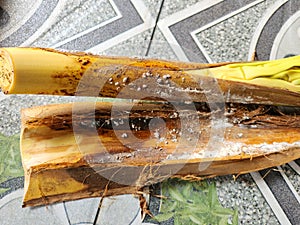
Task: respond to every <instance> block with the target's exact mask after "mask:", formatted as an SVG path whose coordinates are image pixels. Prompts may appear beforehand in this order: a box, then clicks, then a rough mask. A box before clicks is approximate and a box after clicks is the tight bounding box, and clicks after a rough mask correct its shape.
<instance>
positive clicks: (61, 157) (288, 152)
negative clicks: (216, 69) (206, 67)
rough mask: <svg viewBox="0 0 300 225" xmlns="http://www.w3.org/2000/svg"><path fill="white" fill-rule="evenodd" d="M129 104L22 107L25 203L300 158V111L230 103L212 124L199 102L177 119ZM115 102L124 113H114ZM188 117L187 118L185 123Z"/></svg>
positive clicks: (165, 109)
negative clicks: (274, 111)
mask: <svg viewBox="0 0 300 225" xmlns="http://www.w3.org/2000/svg"><path fill="white" fill-rule="evenodd" d="M128 104H129V103H114V105H112V104H111V103H103V102H101V103H97V104H95V105H94V104H92V105H91V104H89V103H74V104H62V105H48V106H40V107H34V108H30V109H25V110H23V111H22V134H21V155H22V163H23V167H24V170H25V195H24V199H23V206H24V207H26V206H37V205H44V204H50V203H54V202H61V201H67V200H75V199H81V198H88V197H97V196H103V195H104V196H111V195H120V194H126V193H132V194H134V193H137V192H138V190H139V189H140V188H141V187H144V186H147V185H150V184H153V183H157V182H160V181H162V180H164V179H167V178H168V177H179V178H183V179H191V178H195V177H199V178H201V177H202V178H205V177H213V176H217V175H225V174H243V173H248V172H251V171H257V170H261V169H265V168H268V167H273V166H278V165H281V164H284V163H287V162H289V161H292V160H295V159H297V158H299V157H300V151H299V149H300V142H299V140H300V117H299V115H291V116H288V115H283V114H282V113H278V114H276V115H273V114H268V113H269V112H270V111H271V110H265V108H264V107H262V106H257V108H256V109H255V110H253V106H251V107H250V109H248V108H247V107H246V106H245V105H235V106H234V105H232V104H230V105H228V106H226V107H227V109H226V112H228V111H232V113H231V114H226V115H225V119H224V120H221V121H219V123H217V124H218V125H217V127H215V128H213V125H212V124H213V123H212V122H216V121H211V119H212V118H213V114H214V113H217V112H208V111H207V109H206V108H205V106H204V105H196V109H197V115H198V116H196V117H190V116H191V114H192V112H190V111H185V112H184V114H182V115H181V116H178V111H176V110H175V109H174V107H172V106H171V105H168V104H164V103H160V104H159V103H145V102H143V103H136V104H135V105H134V106H133V107H132V110H131V113H130V114H128V112H127V111H126V109H128ZM183 104H184V103H183ZM115 106H118V112H119V114H118V117H116V118H112V117H111V112H112V110H113V109H114V108H113V107H115ZM217 111H218V110H217ZM245 117H247V119H245ZM155 118H161V119H163V120H164V121H165V127H166V129H167V131H166V132H165V133H163V130H162V129H161V127H160V126H157V127H155V123H152V125H151V126H152V128H151V126H150V125H149V124H150V120H151V119H155ZM184 118H187V119H188V120H189V123H181V122H182V121H184ZM154 121H155V120H154ZM237 121H238V122H237ZM286 121H289V123H288V124H287V123H286ZM117 124H118V125H117ZM126 124H130V127H131V128H132V129H128V127H126ZM198 125H199V126H198ZM153 126H154V127H153ZM149 129H150V130H149ZM216 130H218V131H220V130H223V133H221V136H222V137H221V136H219V137H218V138H219V139H220V140H221V141H219V142H218V141H216V140H214V139H213V145H212V146H213V148H209V147H208V146H209V142H210V139H211V138H214V137H216V136H214V135H216V134H215V133H213V131H214V132H216ZM187 132H188V134H189V135H187V136H185V134H186V133H187ZM131 133H132V134H134V135H133V136H132V135H130V134H131ZM195 137H198V139H197V140H196V142H195V140H193V138H195ZM99 141H100V142H99ZM193 141H194V142H193ZM100 143H101V144H100Z"/></svg>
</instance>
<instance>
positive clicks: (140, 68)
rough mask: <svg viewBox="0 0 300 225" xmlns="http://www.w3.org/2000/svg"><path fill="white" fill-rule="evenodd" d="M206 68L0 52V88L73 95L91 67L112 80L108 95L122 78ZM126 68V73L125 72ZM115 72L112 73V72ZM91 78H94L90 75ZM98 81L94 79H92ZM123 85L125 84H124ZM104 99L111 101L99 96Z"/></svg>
mask: <svg viewBox="0 0 300 225" xmlns="http://www.w3.org/2000/svg"><path fill="white" fill-rule="evenodd" d="M205 66H207V65H205V64H195V63H194V64H191V63H180V62H167V61H162V60H160V61H158V60H145V59H134V58H126V57H101V56H96V55H92V54H86V53H67V52H61V51H56V50H53V49H43V48H2V49H1V48H0V88H1V89H2V91H3V92H4V93H6V94H50V95H70V96H72V95H75V94H76V90H77V88H78V84H79V82H80V80H81V79H82V77H83V75H84V74H85V73H86V72H89V73H91V72H92V71H91V67H93V69H95V68H97V71H95V74H96V75H95V74H94V75H95V76H97V75H99V74H100V75H101V68H105V71H108V70H109V68H110V71H111V76H115V77H114V83H113V85H107V86H105V88H106V89H107V90H111V91H107V92H114V93H116V90H115V89H116V88H117V85H114V84H115V83H116V84H118V83H120V84H121V83H122V81H123V80H124V77H120V74H117V73H122V75H124V76H127V77H128V76H129V77H128V79H127V81H129V79H131V80H134V79H136V78H138V77H139V76H142V74H143V73H144V72H147V71H148V72H149V70H151V69H154V70H156V71H157V72H159V71H160V72H162V73H163V72H165V71H179V70H183V69H199V68H204V67H205ZM125 67H126V69H125ZM114 71H115V72H114ZM91 76H93V75H91ZM94 78H95V79H97V77H94ZM124 81H125V80H124ZM95 82H96V81H95ZM102 95H103V97H114V96H111V94H109V93H106V92H104V93H102Z"/></svg>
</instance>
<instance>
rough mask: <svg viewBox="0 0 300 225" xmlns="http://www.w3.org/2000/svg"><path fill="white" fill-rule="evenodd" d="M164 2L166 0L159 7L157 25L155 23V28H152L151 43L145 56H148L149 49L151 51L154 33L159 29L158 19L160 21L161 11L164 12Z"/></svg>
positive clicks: (163, 0)
mask: <svg viewBox="0 0 300 225" xmlns="http://www.w3.org/2000/svg"><path fill="white" fill-rule="evenodd" d="M164 2H165V0H162V1H161V4H160V7H159V11H158V13H157V17H156V20H155V25H154V27H153V30H152V33H151V37H150V42H149V45H148V47H147V50H146V53H145V56H148V54H149V51H150V48H151V45H152V41H153V38H154V35H155V31H156V30H157V23H158V21H159V18H160V14H161V12H162V8H163V6H164Z"/></svg>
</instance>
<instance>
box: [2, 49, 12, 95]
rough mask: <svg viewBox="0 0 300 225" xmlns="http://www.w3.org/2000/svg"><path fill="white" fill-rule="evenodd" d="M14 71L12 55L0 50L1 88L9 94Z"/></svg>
mask: <svg viewBox="0 0 300 225" xmlns="http://www.w3.org/2000/svg"><path fill="white" fill-rule="evenodd" d="M13 78H14V71H13V67H12V63H11V59H10V56H9V54H8V53H7V52H5V51H3V50H0V89H1V90H2V92H3V93H5V94H7V93H8V92H9V89H10V87H11V85H12V82H13Z"/></svg>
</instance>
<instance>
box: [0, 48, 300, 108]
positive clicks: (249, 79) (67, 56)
mask: <svg viewBox="0 0 300 225" xmlns="http://www.w3.org/2000/svg"><path fill="white" fill-rule="evenodd" d="M299 59H300V56H296V57H294V58H291V59H281V60H274V61H266V62H252V63H251V62H250V63H217V64H201V63H185V62H171V61H164V60H154V59H137V58H126V57H106V56H97V55H92V54H87V53H72V52H61V51H57V50H53V49H43V48H1V49H0V88H1V89H2V91H3V92H4V93H7V94H47V95H68V96H73V95H76V96H94V97H96V96H97V97H98V96H99V97H113V98H116V97H118V98H128V99H140V97H141V92H143V93H144V96H146V95H147V96H149V97H148V99H151V98H152V99H157V98H160V99H162V98H165V99H167V100H168V101H178V100H180V101H181V100H188V101H194V102H206V101H207V94H208V92H209V91H210V89H212V90H213V91H212V93H214V92H215V91H214V90H216V89H218V91H219V92H220V93H221V94H222V99H220V96H217V97H215V96H213V94H209V95H210V96H209V97H210V98H211V99H210V100H209V101H210V102H214V101H216V102H220V101H221V102H224V101H225V102H238V103H257V104H275V105H290V106H300V86H299V83H300V78H299V77H300V75H299V74H300V72H299ZM260 71H261V72H260ZM137 82H141V83H142V84H140V85H139V84H137ZM149 83H150V85H148V84H149ZM147 85H148V87H147ZM144 87H147V88H144ZM124 90H126V91H124ZM174 91H175V92H176V94H174ZM153 93H156V94H155V95H154V96H153ZM184 96H188V99H184V98H185V97H184Z"/></svg>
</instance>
